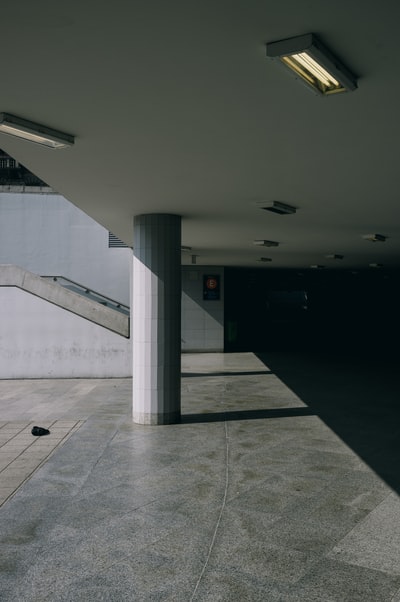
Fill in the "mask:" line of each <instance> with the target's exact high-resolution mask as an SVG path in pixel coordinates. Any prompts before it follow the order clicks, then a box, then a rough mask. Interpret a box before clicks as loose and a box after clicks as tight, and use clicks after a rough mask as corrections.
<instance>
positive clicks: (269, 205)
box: [257, 201, 297, 215]
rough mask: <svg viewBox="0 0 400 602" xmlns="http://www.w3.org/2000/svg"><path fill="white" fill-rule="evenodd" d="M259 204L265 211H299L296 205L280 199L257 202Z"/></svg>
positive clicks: (285, 213)
mask: <svg viewBox="0 0 400 602" xmlns="http://www.w3.org/2000/svg"><path fill="white" fill-rule="evenodd" d="M257 205H258V206H259V207H261V209H264V210H265V211H272V213H278V214H279V215H288V214H290V213H296V211H297V209H296V207H292V206H291V205H286V203H280V202H279V201H262V202H261V203H257Z"/></svg>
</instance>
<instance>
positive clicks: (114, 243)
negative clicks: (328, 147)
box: [108, 232, 128, 249]
mask: <svg viewBox="0 0 400 602" xmlns="http://www.w3.org/2000/svg"><path fill="white" fill-rule="evenodd" d="M108 247H109V248H110V249H115V248H117V247H119V248H125V249H127V248H128V245H126V244H125V243H124V242H122V240H120V239H119V238H118V237H117V236H115V234H112V232H109V233H108Z"/></svg>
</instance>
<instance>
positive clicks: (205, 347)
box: [182, 266, 224, 352]
mask: <svg viewBox="0 0 400 602" xmlns="http://www.w3.org/2000/svg"><path fill="white" fill-rule="evenodd" d="M210 274H216V275H219V277H220V299H219V300H213V301H205V300H203V276H204V275H210ZM223 350H224V269H223V268H222V267H216V266H208V267H206V266H183V267H182V351H187V352H206V351H208V352H212V351H218V352H222V351H223Z"/></svg>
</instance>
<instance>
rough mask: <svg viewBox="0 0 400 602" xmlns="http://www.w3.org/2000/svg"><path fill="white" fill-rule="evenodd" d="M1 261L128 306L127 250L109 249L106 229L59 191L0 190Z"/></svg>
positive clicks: (129, 268)
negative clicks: (66, 280) (61, 279)
mask: <svg viewBox="0 0 400 602" xmlns="http://www.w3.org/2000/svg"><path fill="white" fill-rule="evenodd" d="M132 228H133V226H132ZM1 263H2V264H14V265H17V266H19V267H22V268H24V269H26V270H29V271H30V272H33V273H34V274H39V275H41V276H47V275H49V276H64V277H66V278H69V279H71V280H74V281H75V282H78V283H79V284H83V285H84V286H87V287H88V288H91V289H93V290H95V291H97V292H100V293H102V294H103V295H106V296H107V297H111V298H112V299H115V300H116V301H119V302H120V303H124V304H125V305H129V304H130V274H131V271H132V250H131V249H128V248H111V249H110V248H109V247H108V230H106V228H103V226H101V225H100V224H98V223H97V222H95V221H94V220H93V219H92V218H91V217H89V216H88V215H86V214H85V213H83V211H81V210H80V209H78V208H77V207H75V206H74V205H72V204H71V203H70V202H69V201H67V200H66V199H65V198H64V197H62V196H61V195H58V194H36V193H22V192H21V193H16V192H8V193H6V192H1V193H0V264H1Z"/></svg>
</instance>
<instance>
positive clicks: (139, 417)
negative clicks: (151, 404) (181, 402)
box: [133, 412, 181, 425]
mask: <svg viewBox="0 0 400 602" xmlns="http://www.w3.org/2000/svg"><path fill="white" fill-rule="evenodd" d="M180 421H181V413H180V412H169V413H159V414H147V413H142V412H133V422H135V423H136V424H144V425H146V424H147V425H158V424H179V423H180Z"/></svg>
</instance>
